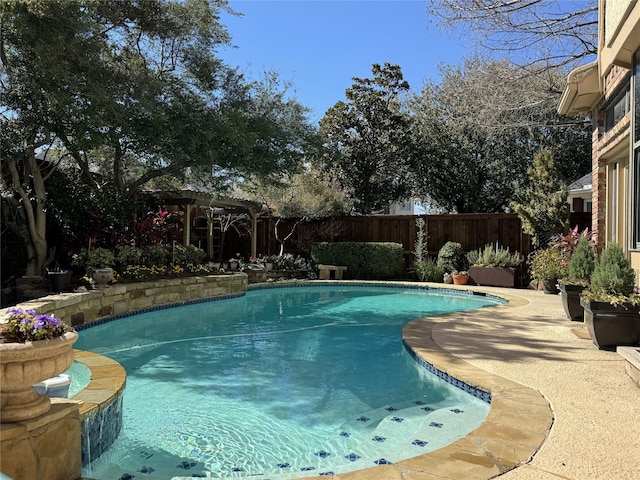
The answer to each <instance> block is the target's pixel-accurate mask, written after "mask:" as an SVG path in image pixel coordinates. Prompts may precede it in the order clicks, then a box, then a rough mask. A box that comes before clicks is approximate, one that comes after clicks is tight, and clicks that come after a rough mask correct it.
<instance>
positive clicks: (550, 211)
mask: <svg viewBox="0 0 640 480" xmlns="http://www.w3.org/2000/svg"><path fill="white" fill-rule="evenodd" d="M528 174H529V178H530V187H529V188H528V189H524V190H520V191H519V192H518V200H516V201H513V202H511V207H512V208H513V211H514V212H516V213H517V214H518V216H519V217H520V220H521V221H522V230H523V231H524V232H525V233H527V234H529V235H531V239H532V241H533V243H534V245H536V246H537V247H544V246H545V245H546V243H547V242H548V241H549V239H550V238H551V236H552V234H557V233H561V232H564V231H565V230H567V228H568V226H569V204H568V203H567V188H566V185H563V184H562V183H561V182H559V181H558V179H557V175H556V172H555V161H554V158H553V152H552V151H551V150H540V151H538V152H537V153H536V154H535V156H534V157H533V166H532V167H531V168H530V169H529V171H528Z"/></svg>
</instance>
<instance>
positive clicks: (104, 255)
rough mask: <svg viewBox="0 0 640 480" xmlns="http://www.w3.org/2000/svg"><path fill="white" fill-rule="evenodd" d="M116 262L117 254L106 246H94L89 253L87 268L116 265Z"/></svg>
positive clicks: (93, 268)
mask: <svg viewBox="0 0 640 480" xmlns="http://www.w3.org/2000/svg"><path fill="white" fill-rule="evenodd" d="M115 264H116V256H115V255H114V254H113V252H112V251H111V250H108V249H106V248H94V249H93V250H91V251H90V252H89V253H88V254H87V262H86V267H87V270H95V269H96V268H109V267H114V266H115Z"/></svg>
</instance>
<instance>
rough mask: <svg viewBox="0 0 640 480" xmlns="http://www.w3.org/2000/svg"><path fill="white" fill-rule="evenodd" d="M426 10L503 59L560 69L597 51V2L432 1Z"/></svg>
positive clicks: (584, 0)
mask: <svg viewBox="0 0 640 480" xmlns="http://www.w3.org/2000/svg"><path fill="white" fill-rule="evenodd" d="M427 12H428V13H429V14H430V15H432V16H433V17H436V18H439V19H440V25H441V26H442V27H443V28H445V29H449V28H451V27H462V28H463V29H464V31H465V34H466V35H469V38H470V41H471V42H472V43H473V44H474V45H479V46H480V47H482V48H484V49H486V50H488V51H490V52H493V53H497V54H498V55H499V56H501V57H508V58H511V59H512V60H513V61H515V62H517V63H519V64H524V65H529V66H535V69H536V70H538V71H540V70H545V69H556V68H557V67H562V66H567V65H569V66H571V65H575V64H577V63H583V62H584V59H585V58H589V57H595V55H596V54H597V51H598V1H597V0H497V1H496V0H431V1H430V2H429V6H428V7H427Z"/></svg>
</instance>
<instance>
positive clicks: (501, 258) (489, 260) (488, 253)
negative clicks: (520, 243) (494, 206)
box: [467, 243, 551, 278]
mask: <svg viewBox="0 0 640 480" xmlns="http://www.w3.org/2000/svg"><path fill="white" fill-rule="evenodd" d="M467 260H468V261H469V263H470V264H471V265H472V266H474V267H503V268H515V267H519V266H520V265H521V264H522V262H523V260H524V257H523V256H522V255H521V254H520V253H519V252H511V251H509V249H508V248H504V247H502V246H500V245H498V244H495V245H494V244H493V243H487V244H486V245H485V246H484V248H479V249H478V250H472V251H470V252H469V253H468V254H467ZM547 278H551V277H547Z"/></svg>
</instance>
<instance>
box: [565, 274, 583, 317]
mask: <svg viewBox="0 0 640 480" xmlns="http://www.w3.org/2000/svg"><path fill="white" fill-rule="evenodd" d="M584 288H585V287H583V286H582V285H565V284H564V283H563V282H560V283H559V284H558V289H559V290H560V297H561V298H562V306H563V307H564V313H566V314H567V318H568V319H569V320H571V321H573V322H584V308H583V307H582V305H581V304H580V294H581V293H582V291H583V290H584Z"/></svg>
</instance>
